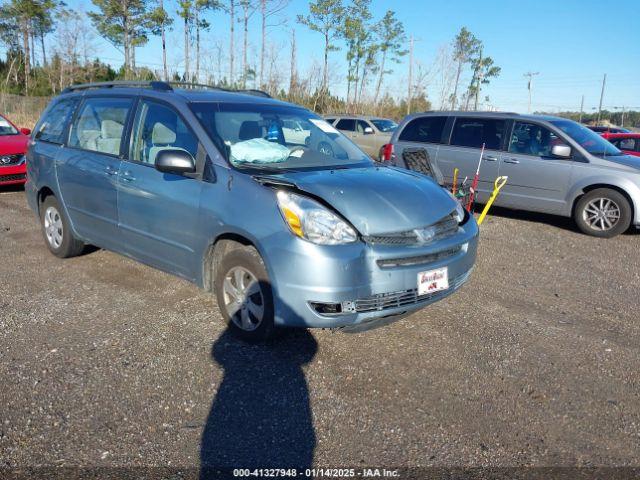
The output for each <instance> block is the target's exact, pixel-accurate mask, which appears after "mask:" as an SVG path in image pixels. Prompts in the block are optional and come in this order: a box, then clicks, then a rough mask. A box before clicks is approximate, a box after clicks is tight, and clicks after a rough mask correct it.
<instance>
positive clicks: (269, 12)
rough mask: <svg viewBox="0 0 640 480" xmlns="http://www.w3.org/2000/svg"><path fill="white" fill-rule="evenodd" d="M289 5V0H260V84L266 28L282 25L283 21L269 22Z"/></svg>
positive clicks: (262, 79)
mask: <svg viewBox="0 0 640 480" xmlns="http://www.w3.org/2000/svg"><path fill="white" fill-rule="evenodd" d="M287 5H289V0H260V18H261V27H262V28H261V33H262V43H261V45H260V81H259V85H260V86H262V84H263V82H264V60H265V51H266V44H267V28H268V27H274V26H277V25H282V24H283V23H284V21H279V22H276V23H271V24H269V23H268V22H269V21H270V19H271V17H273V16H275V15H278V14H279V13H281V12H282V11H283V10H284V9H285V8H286V7H287Z"/></svg>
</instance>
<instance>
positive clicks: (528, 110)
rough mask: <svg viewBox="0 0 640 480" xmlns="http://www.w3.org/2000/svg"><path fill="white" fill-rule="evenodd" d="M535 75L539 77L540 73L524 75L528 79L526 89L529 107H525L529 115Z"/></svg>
mask: <svg viewBox="0 0 640 480" xmlns="http://www.w3.org/2000/svg"><path fill="white" fill-rule="evenodd" d="M536 75H540V72H527V73H525V74H524V76H525V77H529V82H527V89H528V90H529V106H528V107H527V113H531V90H532V87H533V85H532V84H533V77H535V76H536Z"/></svg>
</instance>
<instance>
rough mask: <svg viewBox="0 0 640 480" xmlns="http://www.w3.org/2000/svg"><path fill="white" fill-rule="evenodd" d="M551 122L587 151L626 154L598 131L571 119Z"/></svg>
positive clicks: (611, 154) (599, 154)
mask: <svg viewBox="0 0 640 480" xmlns="http://www.w3.org/2000/svg"><path fill="white" fill-rule="evenodd" d="M551 123H552V124H553V125H555V126H556V127H558V128H559V129H560V130H562V131H563V132H564V133H566V134H567V135H569V136H570V137H571V138H573V139H574V140H575V141H576V142H578V143H579V144H580V146H581V147H582V148H584V149H585V150H586V151H587V152H589V153H590V154H592V155H596V156H599V157H612V156H615V155H624V153H622V152H621V151H620V150H618V149H617V148H616V147H614V146H613V145H612V144H611V143H609V142H608V141H607V140H605V139H604V138H602V137H601V136H600V135H598V134H597V133H596V132H594V131H592V130H589V129H588V128H587V127H583V126H582V125H580V124H579V123H576V122H573V121H571V120H552V121H551Z"/></svg>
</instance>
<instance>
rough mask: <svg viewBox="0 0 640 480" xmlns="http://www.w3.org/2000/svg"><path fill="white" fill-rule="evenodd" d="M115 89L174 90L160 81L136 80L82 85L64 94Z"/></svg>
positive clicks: (69, 89)
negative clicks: (98, 89) (92, 89)
mask: <svg viewBox="0 0 640 480" xmlns="http://www.w3.org/2000/svg"><path fill="white" fill-rule="evenodd" d="M114 87H130V88H153V89H154V90H163V91H169V90H173V89H172V88H171V85H169V84H168V83H167V82H160V81H135V80H114V81H112V82H93V83H80V84H78V85H71V86H70V87H67V88H65V89H64V90H63V91H62V93H69V92H76V91H78V90H89V89H91V88H114Z"/></svg>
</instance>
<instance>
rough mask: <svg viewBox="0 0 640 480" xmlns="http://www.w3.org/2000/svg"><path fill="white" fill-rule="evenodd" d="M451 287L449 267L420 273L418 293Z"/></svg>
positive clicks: (422, 293) (424, 293)
mask: <svg viewBox="0 0 640 480" xmlns="http://www.w3.org/2000/svg"><path fill="white" fill-rule="evenodd" d="M447 288H449V272H448V271H447V267H444V268H437V269H435V270H427V271H426V272H420V273H418V295H426V294H427V293H433V292H439V291H440V290H446V289H447Z"/></svg>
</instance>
